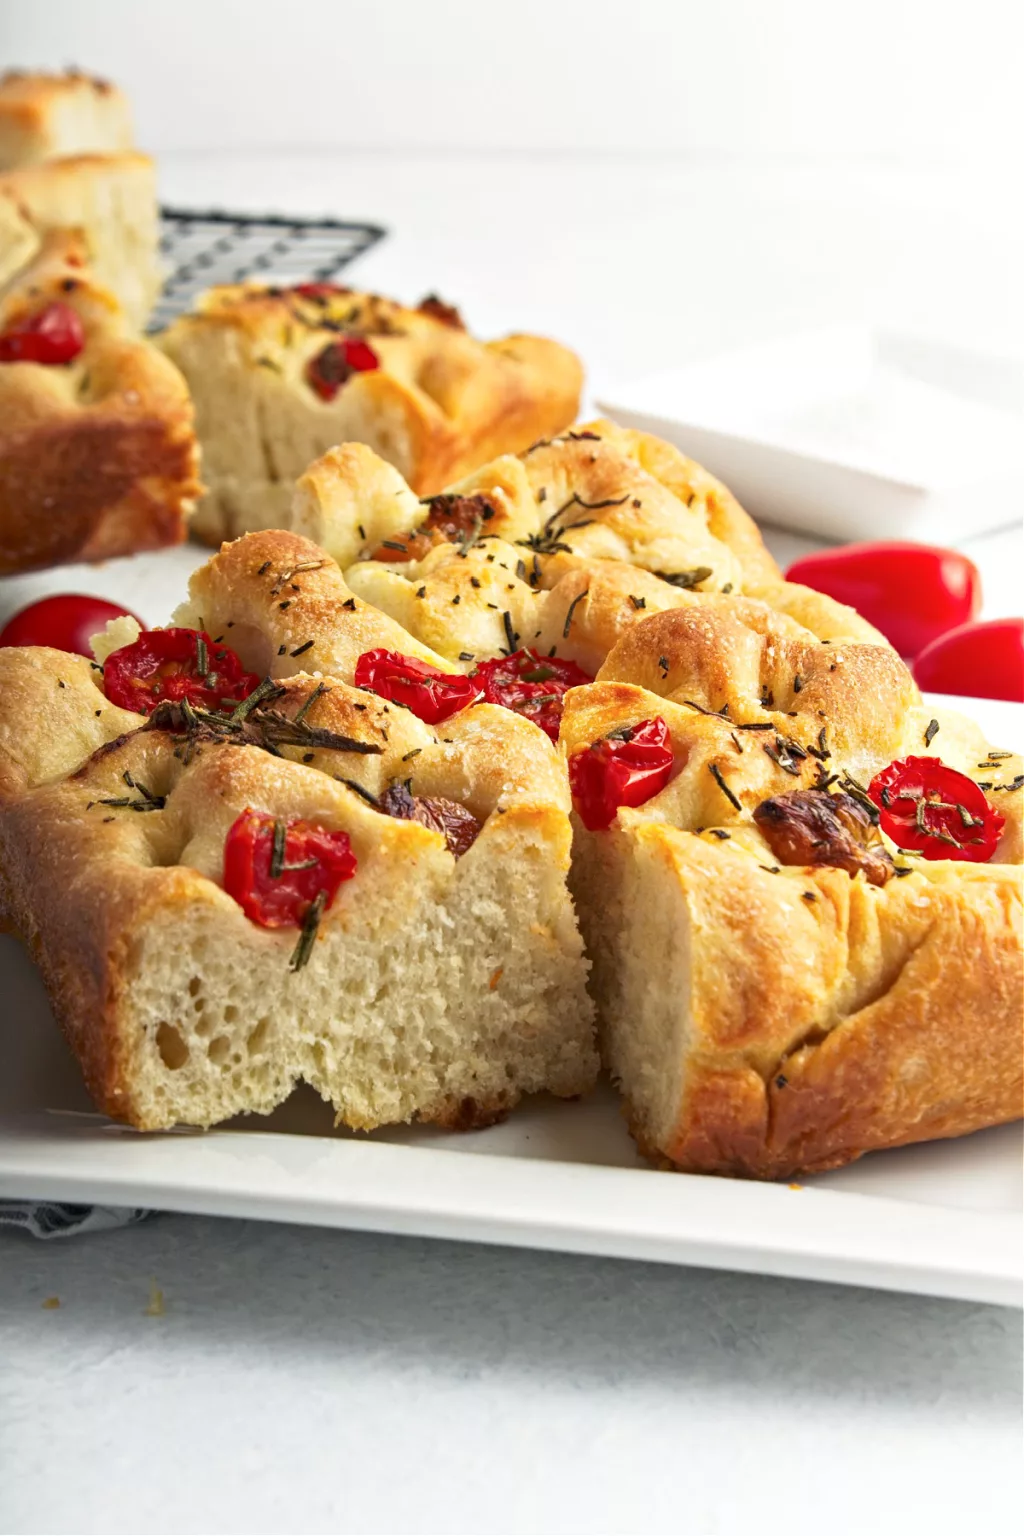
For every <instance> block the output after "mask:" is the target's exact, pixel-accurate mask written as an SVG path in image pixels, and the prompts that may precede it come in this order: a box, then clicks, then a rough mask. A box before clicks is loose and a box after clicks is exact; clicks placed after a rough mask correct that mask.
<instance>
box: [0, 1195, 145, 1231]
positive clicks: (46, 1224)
mask: <svg viewBox="0 0 1024 1536" xmlns="http://www.w3.org/2000/svg"><path fill="white" fill-rule="evenodd" d="M154 1214H155V1213H154V1212H153V1211H142V1210H138V1209H136V1208H135V1207H134V1206H118V1205H63V1204H60V1203H58V1202H57V1201H55V1200H0V1227H20V1228H21V1229H22V1231H24V1232H31V1234H32V1236H33V1237H41V1238H44V1239H49V1238H51V1237H76V1236H77V1235H78V1233H79V1232H105V1231H109V1229H110V1228H111V1227H131V1226H134V1225H135V1223H136V1222H139V1221H145V1220H146V1219H147V1218H148V1217H150V1216H152V1215H154Z"/></svg>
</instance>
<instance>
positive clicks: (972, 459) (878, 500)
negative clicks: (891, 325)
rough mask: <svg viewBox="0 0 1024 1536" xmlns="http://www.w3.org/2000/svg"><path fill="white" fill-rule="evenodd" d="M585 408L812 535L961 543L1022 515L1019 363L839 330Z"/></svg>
mask: <svg viewBox="0 0 1024 1536" xmlns="http://www.w3.org/2000/svg"><path fill="white" fill-rule="evenodd" d="M599 404H600V407H601V409H602V410H603V411H604V412H606V413H607V414H608V415H610V416H612V417H614V418H615V419H616V420H617V421H620V422H623V423H624V424H626V425H628V426H632V427H639V428H641V429H642V430H644V431H650V432H655V433H657V434H658V435H659V436H661V437H666V438H668V439H669V441H670V442H673V443H675V444H676V445H677V446H678V447H680V448H682V449H683V450H684V451H685V452H686V453H687V454H689V455H690V456H691V457H692V458H694V459H697V460H698V461H699V462H700V463H701V464H703V465H704V466H705V467H706V468H707V469H709V470H711V472H712V473H713V474H715V475H718V476H719V477H720V478H721V479H723V480H724V481H725V482H726V484H727V485H728V486H729V488H730V489H731V490H732V491H733V492H734V493H735V495H736V496H737V497H738V498H739V500H740V501H741V502H742V503H743V505H744V506H745V507H746V508H747V510H748V511H749V512H750V513H751V514H752V515H753V516H754V517H756V518H757V519H758V520H759V521H763V522H769V523H777V524H779V525H780V526H782V527H785V528H793V529H796V530H798V531H799V532H802V533H809V534H814V535H816V536H818V537H820V538H824V539H877V538H910V539H917V540H921V541H925V542H927V541H935V540H944V541H948V540H950V539H960V538H967V537H969V536H971V535H972V534H977V533H981V532H984V531H986V530H988V529H991V528H997V527H1004V526H1006V525H1007V524H1011V523H1014V522H1018V521H1019V519H1020V516H1021V513H1022V511H1024V363H1021V362H1017V361H1015V360H1014V359H1012V358H1001V357H995V356H991V355H989V354H986V353H982V352H975V351H971V350H968V349H966V348H961V347H952V346H947V345H945V344H942V343H939V342H933V341H926V340H923V339H920V338H917V337H912V336H905V335H901V334H899V333H897V332H891V331H871V330H867V329H859V328H852V327H844V328H836V329H831V330H824V331H815V332H810V333H808V334H805V335H800V336H795V337H791V338H789V339H786V340H781V341H777V342H771V343H768V344H762V345H759V346H755V347H747V348H744V349H743V350H742V351H736V352H730V353H727V354H724V355H722V356H720V357H715V358H712V359H709V360H708V361H706V362H699V363H693V364H690V365H688V366H686V367H683V368H674V369H671V370H668V371H666V372H663V373H658V374H652V375H650V376H648V377H647V378H643V379H638V380H635V381H634V382H631V383H626V384H623V385H622V386H621V387H619V388H616V389H614V390H610V391H606V392H605V393H604V394H603V395H602V397H601V399H600V402H599Z"/></svg>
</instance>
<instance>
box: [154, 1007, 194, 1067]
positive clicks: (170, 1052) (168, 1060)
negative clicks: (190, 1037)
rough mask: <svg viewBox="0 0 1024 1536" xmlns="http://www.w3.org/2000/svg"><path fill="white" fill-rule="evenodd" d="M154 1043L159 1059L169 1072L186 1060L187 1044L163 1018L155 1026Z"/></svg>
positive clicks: (181, 1065)
mask: <svg viewBox="0 0 1024 1536" xmlns="http://www.w3.org/2000/svg"><path fill="white" fill-rule="evenodd" d="M156 1045H157V1050H158V1051H159V1052H160V1060H161V1061H162V1062H163V1064H164V1066H165V1067H166V1068H167V1069H168V1071H170V1072H177V1071H178V1069H179V1068H180V1067H183V1066H184V1065H185V1063H186V1061H188V1046H187V1045H186V1044H185V1041H184V1040H183V1039H182V1036H181V1033H180V1031H179V1030H177V1029H175V1027H174V1025H173V1024H168V1023H167V1020H166V1019H164V1020H163V1021H162V1022H161V1023H160V1024H158V1025H157V1028H156Z"/></svg>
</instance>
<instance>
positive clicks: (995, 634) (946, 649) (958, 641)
mask: <svg viewBox="0 0 1024 1536" xmlns="http://www.w3.org/2000/svg"><path fill="white" fill-rule="evenodd" d="M914 678H915V681H916V682H917V686H918V687H919V688H924V689H926V690H927V691H928V692H929V693H963V694H967V695H968V696H969V697H971V698H975V699H1015V700H1017V701H1018V702H1020V703H1024V619H988V620H987V621H986V622H985V623H983V624H961V625H960V627H959V629H951V630H950V631H949V633H948V634H946V635H943V636H942V638H941V639H939V640H934V641H933V642H932V644H931V645H929V646H927V647H926V648H925V649H924V650H923V651H922V652H921V653H920V655H919V656H917V657H915V658H914Z"/></svg>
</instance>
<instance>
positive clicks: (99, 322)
mask: <svg viewBox="0 0 1024 1536" xmlns="http://www.w3.org/2000/svg"><path fill="white" fill-rule="evenodd" d="M54 301H59V302H60V303H63V304H67V305H68V306H70V307H71V308H73V309H75V310H76V311H77V313H78V315H79V317H80V319H81V321H82V325H83V328H84V331H85V338H86V344H85V347H84V349H83V351H82V352H81V353H80V354H79V356H78V357H77V358H76V359H75V360H74V362H72V363H70V364H66V365H59V366H44V365H40V364H36V363H6V364H0V574H10V573H11V572H15V571H27V570H36V569H40V568H43V567H46V566H51V565H60V564H64V563H67V562H69V561H77V560H102V559H108V558H110V557H112V556H115V555H124V554H131V553H134V552H136V551H141V550H145V549H157V548H161V547H163V546H165V545H168V544H176V543H178V542H180V540H181V539H182V538H183V537H184V533H185V520H186V517H187V515H188V512H189V510H190V508H191V505H192V502H193V499H194V498H195V496H196V495H197V494H198V492H199V490H200V488H201V487H200V484H199V480H198V473H197V471H198V450H197V446H196V441H195V435H194V432H193V430H192V408H191V404H190V402H189V398H188V392H187V390H186V388H185V383H184V380H183V379H182V378H181V376H180V374H179V373H178V372H177V370H176V369H175V368H174V367H173V365H172V364H171V363H170V362H169V361H168V360H167V359H166V358H165V357H163V356H161V354H160V353H159V352H157V351H156V349H155V348H154V347H152V346H151V345H150V344H149V343H148V342H145V341H143V340H141V339H140V338H136V337H134V336H132V335H131V334H130V333H129V332H128V330H127V327H126V325H125V321H124V317H123V315H122V314H121V312H120V310H119V307H118V305H117V302H116V300H115V299H114V297H113V295H112V294H110V293H109V292H108V291H107V290H105V289H104V288H103V287H102V286H101V285H99V284H97V283H96V282H95V281H94V279H93V278H92V275H91V273H90V271H89V269H88V267H87V265H86V263H85V254H84V250H83V248H82V245H81V242H80V241H79V240H78V239H77V237H76V236H75V235H74V234H71V233H63V234H61V233H56V234H52V235H49V236H48V237H47V238H46V240H45V241H44V242H43V246H42V250H41V252H40V254H39V256H38V258H37V259H36V260H35V261H34V262H33V263H32V264H31V265H30V266H29V267H28V268H26V269H25V270H24V271H23V272H22V273H20V274H19V276H18V277H17V279H16V280H15V281H14V282H13V283H12V284H10V285H9V287H8V288H7V289H6V290H4V292H3V293H2V294H0V329H2V328H3V327H4V326H6V325H8V324H11V323H14V322H15V321H17V319H18V318H19V317H20V316H22V315H24V314H26V313H32V312H34V311H35V310H37V309H41V308H43V307H44V306H45V305H46V304H48V303H51V302H54Z"/></svg>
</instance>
